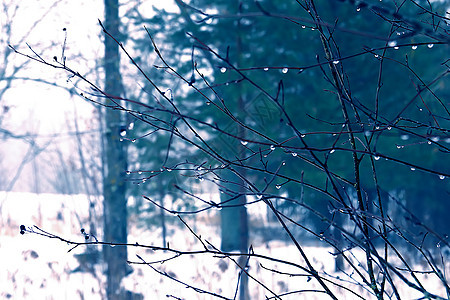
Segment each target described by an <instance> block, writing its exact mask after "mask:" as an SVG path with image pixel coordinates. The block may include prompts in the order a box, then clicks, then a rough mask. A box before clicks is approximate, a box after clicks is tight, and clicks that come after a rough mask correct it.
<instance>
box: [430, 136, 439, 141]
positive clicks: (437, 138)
mask: <svg viewBox="0 0 450 300" xmlns="http://www.w3.org/2000/svg"><path fill="white" fill-rule="evenodd" d="M431 140H432V141H433V142H439V137H438V136H433V137H432V138H431Z"/></svg>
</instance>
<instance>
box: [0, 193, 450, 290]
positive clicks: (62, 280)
mask: <svg viewBox="0 0 450 300" xmlns="http://www.w3.org/2000/svg"><path fill="white" fill-rule="evenodd" d="M0 205H1V220H0V221H1V231H0V266H1V268H0V298H3V299H104V296H102V294H101V293H102V291H103V290H104V283H103V282H104V276H103V268H104V267H103V266H102V265H97V266H96V267H95V272H94V274H91V273H81V272H77V273H73V272H72V271H73V270H74V269H75V268H76V267H77V266H78V262H77V260H76V259H75V257H74V254H76V253H81V252H83V250H84V249H82V247H79V248H77V249H75V250H74V251H72V252H68V250H69V249H70V248H71V246H69V245H66V244H64V243H62V242H60V241H58V240H55V239H49V238H45V237H41V236H38V235H36V234H29V233H27V234H25V235H23V236H22V235H20V234H19V226H20V225H21V224H24V225H26V226H31V225H34V224H35V225H38V226H39V227H40V228H42V229H44V230H46V231H49V232H51V233H54V234H57V235H60V236H62V237H64V238H67V239H69V240H76V241H82V240H83V238H84V237H83V235H82V234H81V233H80V226H81V225H82V224H83V223H84V222H86V220H87V212H88V207H89V201H88V199H87V198H86V197H85V196H83V195H77V196H66V195H52V194H40V195H36V194H29V193H8V194H7V193H1V192H0ZM253 209H254V208H253ZM254 211H255V212H256V211H257V209H255V210H254ZM263 215H264V213H261V217H262V216H263ZM215 218H217V217H216V216H214V212H210V213H209V215H208V217H205V218H197V220H196V221H195V228H196V229H197V231H198V234H199V235H201V236H202V239H204V240H208V241H209V242H211V243H212V244H213V245H214V246H215V247H218V246H219V245H220V239H219V233H220V232H219V228H218V226H217V222H214V221H211V220H214V219H215ZM185 221H186V222H187V223H188V224H189V226H192V227H194V220H193V218H192V217H186V218H185ZM135 225H136V224H130V235H129V242H130V243H135V242H138V243H139V244H147V245H155V246H159V245H161V230H160V229H155V230H148V229H145V228H142V227H137V226H135ZM168 233H169V235H168V237H167V241H168V243H169V245H170V247H171V248H172V249H179V250H185V251H194V250H203V246H202V245H201V244H200V243H199V242H198V241H197V240H196V238H195V237H194V236H193V235H192V234H191V233H190V232H189V231H188V230H187V229H186V228H184V229H182V228H180V226H177V225H175V224H173V223H169V224H168ZM252 243H253V247H254V252H255V253H256V254H260V255H266V256H271V257H276V258H279V259H284V260H289V261H290V262H292V263H296V264H300V265H302V266H305V263H304V261H303V259H302V258H301V255H300V253H299V251H298V250H297V249H296V248H295V247H294V246H293V245H291V244H286V243H285V242H283V241H279V240H273V241H270V242H268V243H263V242H261V241H260V242H258V239H256V238H254V237H253V239H252ZM304 251H305V252H306V254H307V255H308V257H309V258H310V261H311V263H312V264H313V265H314V267H315V268H316V270H317V271H319V272H320V273H321V274H325V273H326V274H330V275H332V276H340V278H341V279H345V280H348V281H352V280H353V279H352V278H349V277H346V276H345V274H343V273H334V271H333V270H334V260H333V259H334V258H333V256H332V255H331V254H330V252H331V249H330V248H325V247H315V246H307V247H304ZM362 254H363V253H361V252H355V256H359V257H363V256H362ZM128 255H129V260H130V261H133V262H142V261H140V260H139V259H138V258H137V256H136V255H139V256H141V257H142V258H143V259H144V260H145V261H147V262H152V261H158V260H164V259H168V258H171V257H173V256H174V253H170V252H162V251H151V250H149V249H144V248H140V247H129V249H128ZM233 259H234V260H235V261H237V259H238V258H237V257H233ZM132 266H133V269H134V271H133V272H132V273H131V274H130V275H129V276H128V277H126V278H125V279H124V281H123V285H124V286H125V287H126V288H127V289H128V290H130V291H133V292H134V293H142V294H143V295H144V296H145V299H165V298H167V295H172V296H176V297H180V298H182V299H216V298H214V297H213V296H211V295H208V294H205V293H198V292H196V291H194V290H193V289H191V288H186V286H184V285H182V284H180V283H178V282H176V281H174V280H172V279H170V278H168V277H165V276H162V275H160V274H158V273H157V272H155V271H154V270H153V269H152V268H151V267H149V266H147V265H145V264H140V265H137V264H133V265H132ZM152 266H153V267H154V268H156V269H158V270H159V271H160V272H166V273H167V274H169V275H170V276H172V277H174V278H176V279H177V280H180V281H183V282H186V283H188V284H190V285H192V286H194V287H196V288H199V289H202V290H206V291H211V292H213V293H217V294H220V295H222V296H225V297H227V298H233V297H234V294H235V290H236V286H237V278H238V272H239V268H238V267H237V266H236V264H235V263H234V262H233V261H232V260H230V259H229V258H226V257H223V256H214V255H212V254H204V253H202V254H184V255H181V256H179V257H177V258H174V259H169V260H167V261H164V262H160V263H156V264H153V265H152ZM272 269H273V270H276V271H277V272H278V273H275V272H272V271H271V270H272ZM248 271H249V273H250V274H251V275H252V276H253V277H254V279H256V280H259V281H261V282H263V283H264V284H265V286H266V287H267V289H265V288H263V287H262V286H261V285H259V284H257V283H256V282H255V280H252V279H250V280H249V291H250V293H251V299H264V298H265V296H268V297H271V296H273V294H271V292H270V291H269V289H270V290H271V291H273V292H274V293H285V292H288V291H295V290H315V289H320V288H319V285H318V283H317V282H316V281H315V280H314V279H313V278H311V277H310V276H307V275H305V273H304V272H302V271H301V270H299V269H298V268H296V267H293V266H288V265H286V264H282V263H279V262H274V261H269V260H267V259H263V258H261V259H256V258H251V259H250V261H249V269H248ZM447 271H448V270H447ZM283 272H286V273H287V272H290V273H292V274H296V275H298V276H289V275H285V274H282V273H283ZM325 276H326V275H325ZM418 276H421V275H420V274H418ZM424 276H426V275H423V276H422V277H424ZM327 278H328V279H330V280H332V281H337V279H336V278H333V277H327ZM354 278H355V279H356V276H354ZM424 282H426V283H427V285H429V286H431V287H432V289H433V291H434V292H436V293H438V294H441V295H443V296H444V291H443V290H442V289H441V290H439V285H438V284H437V282H436V281H435V280H434V279H433V280H424ZM339 283H341V284H344V285H346V286H348V287H349V288H350V289H351V290H352V291H354V292H356V293H357V294H360V295H363V297H364V298H366V299H369V298H374V297H373V296H370V295H369V294H368V292H367V291H365V290H364V289H363V288H362V287H361V286H357V285H353V284H350V283H346V282H345V281H339ZM435 287H436V288H435ZM333 290H335V289H333ZM399 292H400V293H401V295H403V297H405V298H407V299H411V298H414V297H415V296H419V294H417V293H415V292H414V291H412V290H411V289H410V288H407V287H406V286H405V285H404V284H402V285H401V286H400V289H399ZM336 295H337V296H338V298H339V299H344V298H345V299H358V298H357V297H356V296H355V295H352V294H350V293H348V292H347V293H344V292H342V291H337V292H336ZM282 299H329V297H328V296H326V295H325V294H324V293H317V292H314V293H313V292H305V293H302V294H292V295H286V296H284V297H282Z"/></svg>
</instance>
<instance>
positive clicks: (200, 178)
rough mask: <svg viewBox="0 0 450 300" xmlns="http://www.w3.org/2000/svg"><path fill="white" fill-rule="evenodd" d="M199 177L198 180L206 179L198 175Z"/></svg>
mask: <svg viewBox="0 0 450 300" xmlns="http://www.w3.org/2000/svg"><path fill="white" fill-rule="evenodd" d="M197 178H198V180H200V182H202V181H203V180H205V179H204V178H203V177H202V176H198V177H197Z"/></svg>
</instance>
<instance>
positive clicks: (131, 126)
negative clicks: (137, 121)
mask: <svg viewBox="0 0 450 300" xmlns="http://www.w3.org/2000/svg"><path fill="white" fill-rule="evenodd" d="M133 128H134V122H131V123H130V124H128V130H133Z"/></svg>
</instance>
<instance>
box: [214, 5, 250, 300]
mask: <svg viewBox="0 0 450 300" xmlns="http://www.w3.org/2000/svg"><path fill="white" fill-rule="evenodd" d="M241 6H242V2H241V1H240V0H238V1H237V11H238V13H241V9H242V7H241ZM241 34H242V32H241V20H240V19H238V22H237V28H236V54H237V62H236V65H237V67H239V66H240V65H241V61H242V38H241ZM238 95H239V97H238V103H237V108H238V111H237V117H238V118H239V119H241V120H245V117H246V116H245V114H246V112H245V98H244V97H245V96H244V95H243V91H242V89H241V86H240V85H238ZM244 122H245V121H244ZM237 126H238V128H237V132H238V137H239V139H240V140H245V138H246V137H245V130H244V128H243V127H242V126H240V125H237ZM235 142H236V141H235ZM238 147H239V152H238V157H239V159H242V158H243V157H244V151H245V148H244V147H242V145H240V144H239V141H238ZM236 170H237V171H238V172H239V174H241V175H242V176H243V177H246V170H245V169H244V168H236ZM229 176H230V177H229V178H226V180H228V181H229V182H230V183H231V185H229V186H228V188H229V189H230V190H233V191H237V192H238V193H239V196H238V197H237V198H236V199H234V200H233V201H231V202H229V203H227V204H226V205H238V206H235V207H229V208H222V209H221V229H222V231H221V239H222V243H221V248H222V250H223V251H231V250H239V251H240V252H241V253H247V251H248V239H249V229H248V216H247V208H246V206H245V204H246V203H247V200H246V197H245V192H246V191H245V182H244V181H243V180H242V179H241V178H239V177H238V176H237V175H235V174H233V173H231V172H230V173H229ZM223 195H226V193H224V194H223ZM225 198H227V197H226V196H225ZM223 200H226V199H223ZM238 263H239V265H240V267H241V268H243V269H245V267H246V263H247V259H246V256H241V257H240V258H239V260H238ZM239 299H240V300H248V299H250V298H249V291H248V276H247V274H246V273H245V272H242V273H241V278H240V284H239Z"/></svg>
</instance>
